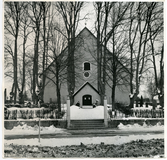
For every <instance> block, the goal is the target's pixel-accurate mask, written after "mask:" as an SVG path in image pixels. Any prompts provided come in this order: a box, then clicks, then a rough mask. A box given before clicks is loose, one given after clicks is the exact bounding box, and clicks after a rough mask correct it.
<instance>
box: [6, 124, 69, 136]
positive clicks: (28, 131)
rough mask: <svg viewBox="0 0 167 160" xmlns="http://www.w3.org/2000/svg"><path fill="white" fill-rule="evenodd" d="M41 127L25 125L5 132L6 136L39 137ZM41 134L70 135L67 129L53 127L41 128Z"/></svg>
mask: <svg viewBox="0 0 167 160" xmlns="http://www.w3.org/2000/svg"><path fill="white" fill-rule="evenodd" d="M38 132H39V127H38V126H37V125H35V126H34V127H31V126H28V125H27V124H25V123H23V125H18V126H17V127H14V128H13V129H12V130H6V129H5V130H4V134H5V135H38ZM40 133H41V134H57V133H62V134H68V133H67V132H66V129H62V128H56V127H54V126H53V125H51V126H50V127H40Z"/></svg>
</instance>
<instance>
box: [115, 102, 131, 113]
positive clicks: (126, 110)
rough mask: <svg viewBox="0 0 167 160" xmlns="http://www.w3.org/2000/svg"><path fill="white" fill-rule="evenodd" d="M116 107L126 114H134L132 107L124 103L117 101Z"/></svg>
mask: <svg viewBox="0 0 167 160" xmlns="http://www.w3.org/2000/svg"><path fill="white" fill-rule="evenodd" d="M116 109H117V110H118V111H120V112H122V113H124V114H125V115H132V114H133V111H132V109H131V108H130V106H128V105H125V104H122V103H116Z"/></svg>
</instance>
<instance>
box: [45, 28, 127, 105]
mask: <svg viewBox="0 0 167 160" xmlns="http://www.w3.org/2000/svg"><path fill="white" fill-rule="evenodd" d="M96 44H97V43H96V37H95V36H94V35H93V34H92V33H91V32H90V31H89V30H88V29H87V28H86V27H85V28H84V29H83V30H82V31H81V32H80V33H79V34H78V36H77V37H76V48H75V53H74V54H75V60H74V63H75V92H74V94H73V96H74V103H77V102H78V101H79V103H80V104H81V105H92V104H93V103H95V101H96V100H98V102H99V104H101V102H100V94H99V92H98V82H97V68H98V67H97V65H98V64H97V45H96ZM63 54H64V55H67V49H65V50H64V53H63ZM50 67H51V65H50ZM53 69H54V68H53ZM47 75H48V77H49V78H47V79H46V86H45V91H44V102H45V103H47V102H56V101H57V97H56V86H55V84H54V82H53V79H55V77H54V76H53V75H52V73H50V72H49V71H48V72H47ZM51 79H52V81H51ZM65 79H66V78H65V77H64V82H63V81H62V83H61V102H62V103H66V99H67V96H68V90H67V82H66V81H65ZM55 80H56V79H55ZM108 84H110V85H108ZM111 86H112V81H111V80H109V79H108V80H107V83H106V86H105V88H106V91H105V93H106V98H107V101H108V103H110V104H111V103H112V99H111V97H112V95H111V94H112V89H111ZM115 102H121V103H126V104H129V86H128V85H127V84H124V85H122V86H119V87H116V90H115Z"/></svg>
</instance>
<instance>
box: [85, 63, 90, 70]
mask: <svg viewBox="0 0 167 160" xmlns="http://www.w3.org/2000/svg"><path fill="white" fill-rule="evenodd" d="M84 71H90V63H89V62H85V63H84Z"/></svg>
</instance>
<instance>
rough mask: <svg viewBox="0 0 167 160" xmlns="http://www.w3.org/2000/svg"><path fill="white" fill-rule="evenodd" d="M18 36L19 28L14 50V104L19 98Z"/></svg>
mask: <svg viewBox="0 0 167 160" xmlns="http://www.w3.org/2000/svg"><path fill="white" fill-rule="evenodd" d="M17 38H18V28H16V37H15V50H14V51H15V52H14V86H15V87H14V104H16V100H17Z"/></svg>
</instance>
